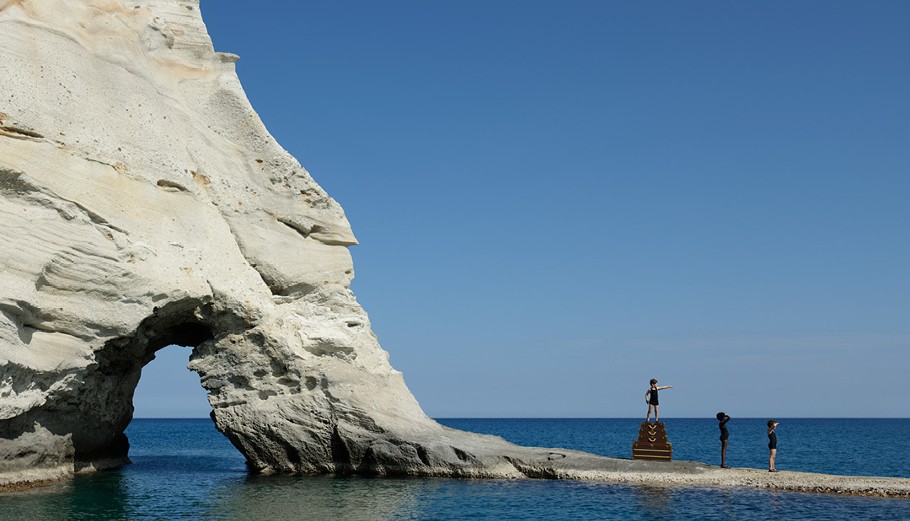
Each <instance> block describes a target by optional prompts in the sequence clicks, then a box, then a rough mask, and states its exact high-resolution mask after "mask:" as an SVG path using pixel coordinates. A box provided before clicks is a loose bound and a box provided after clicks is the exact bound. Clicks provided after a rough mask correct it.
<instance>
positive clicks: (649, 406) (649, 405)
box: [645, 403, 653, 422]
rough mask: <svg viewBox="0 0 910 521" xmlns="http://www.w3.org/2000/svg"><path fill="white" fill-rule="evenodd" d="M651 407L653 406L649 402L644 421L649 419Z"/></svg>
mask: <svg viewBox="0 0 910 521" xmlns="http://www.w3.org/2000/svg"><path fill="white" fill-rule="evenodd" d="M651 407H653V405H651V404H650V403H649V404H648V415H647V416H645V421H646V422H649V421H651Z"/></svg>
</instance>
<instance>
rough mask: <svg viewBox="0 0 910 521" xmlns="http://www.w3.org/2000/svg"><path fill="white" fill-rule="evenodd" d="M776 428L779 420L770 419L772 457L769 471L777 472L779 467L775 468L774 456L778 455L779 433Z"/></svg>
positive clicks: (769, 430) (769, 439)
mask: <svg viewBox="0 0 910 521" xmlns="http://www.w3.org/2000/svg"><path fill="white" fill-rule="evenodd" d="M776 428H777V422H776V421H774V420H768V450H770V451H771V457H770V458H768V472H777V469H776V468H774V458H776V457H777V433H776V432H774V429H776Z"/></svg>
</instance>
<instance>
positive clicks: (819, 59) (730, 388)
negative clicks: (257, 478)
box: [135, 0, 910, 417]
mask: <svg viewBox="0 0 910 521" xmlns="http://www.w3.org/2000/svg"><path fill="white" fill-rule="evenodd" d="M249 5H250V4H249V3H248V2H240V1H233V0H232V1H228V0H218V1H217V2H216V1H213V0H206V1H203V4H202V11H203V16H204V18H205V20H206V23H207V25H208V28H209V32H210V34H211V35H212V38H213V40H214V43H215V47H216V49H217V50H219V51H225V52H234V53H237V54H239V55H240V56H241V60H240V61H239V62H238V64H237V69H238V73H239V75H240V79H241V81H242V83H243V85H244V88H245V89H246V91H247V95H248V96H249V98H250V100H251V102H252V104H253V107H254V108H255V109H256V110H257V111H258V112H259V114H260V116H261V117H262V119H263V121H264V122H265V124H266V126H268V128H269V129H270V130H271V132H272V133H273V135H274V136H275V137H276V139H277V140H278V141H279V142H280V143H281V144H282V146H284V147H285V148H286V149H287V150H288V151H290V152H291V153H292V154H293V155H294V156H296V157H297V158H298V159H299V160H300V162H301V163H302V164H303V165H304V166H305V167H306V168H307V170H308V171H309V172H310V173H311V174H312V175H313V177H314V178H315V179H316V180H317V181H318V182H319V183H320V184H321V185H322V186H323V188H325V189H326V190H327V191H328V192H329V194H331V195H332V196H333V197H334V198H335V199H336V200H338V201H339V202H340V203H341V205H342V206H343V207H344V208H345V211H346V213H347V215H348V218H349V219H350V221H351V224H352V226H353V229H354V232H355V234H356V235H357V237H358V239H359V240H360V243H361V244H360V245H359V246H356V247H354V248H353V249H352V253H353V256H354V264H355V268H356V274H357V276H356V279H355V281H354V284H353V289H354V291H355V293H356V294H357V296H358V300H359V301H360V303H361V304H362V305H363V306H364V307H365V308H366V310H367V312H368V313H369V314H370V318H371V321H372V323H373V327H374V330H375V331H376V333H377V335H378V336H379V340H380V342H381V344H382V345H383V347H384V348H385V349H386V350H387V351H389V352H390V354H391V361H392V364H393V366H394V367H395V368H396V369H399V370H401V371H402V372H403V373H404V375H405V379H406V381H407V382H408V384H409V386H410V388H411V390H412V391H413V392H414V394H415V395H416V397H417V399H418V400H419V401H420V402H421V404H422V405H423V406H424V409H425V410H426V411H427V412H428V414H430V415H431V416H435V417H447V416H493V417H504V416H505V417H515V416H518V417H551V416H556V417H561V416H563V417H574V416H585V417H635V416H639V415H642V416H643V415H644V412H645V408H644V401H643V400H644V399H643V394H644V390H645V387H646V386H647V381H648V379H650V378H652V377H655V378H658V379H659V380H660V381H661V383H662V384H671V385H673V386H674V389H673V390H671V391H668V392H667V394H666V396H662V397H661V402H662V405H663V406H662V409H663V411H662V412H663V416H665V417H668V416H674V415H675V416H690V417H691V416H713V414H714V413H715V412H717V411H718V410H721V409H723V410H725V411H727V412H728V413H729V414H731V415H733V416H741V417H742V416H760V417H765V416H768V417H770V416H780V417H787V416H834V417H841V416H857V417H879V416H901V417H908V416H910V400H906V399H905V398H906V397H907V396H908V392H907V390H906V388H905V387H904V382H905V379H906V375H905V373H906V371H907V368H908V367H910V269H908V268H910V240H908V233H907V229H908V223H910V204H908V200H910V146H908V145H910V96H908V95H907V93H908V92H910V68H908V67H907V65H906V63H907V62H906V53H907V51H908V49H910V31H907V30H906V24H907V21H908V20H910V4H908V3H905V2H887V1H884V2H875V3H859V2H833V1H825V2H821V1H815V2H782V1H781V2H753V3H744V2H736V3H733V2H720V1H715V2H709V1H706V2H697V3H681V2H623V3H620V2H606V1H596V2H594V1H592V2H585V1H566V2H533V1H495V2H489V1H485V2H480V1H458V2H454V1H452V2H442V1H399V0H391V1H388V2H367V1H345V2H270V3H269V4H268V6H269V7H268V8H257V9H250V8H249ZM188 351H189V350H187V349H183V350H180V349H178V348H169V349H167V350H164V351H161V352H159V359H158V360H156V361H155V362H153V363H152V364H150V365H149V366H148V367H147V368H146V371H145V373H144V376H143V378H142V380H141V382H140V387H139V390H138V391H137V396H136V400H135V403H136V408H137V410H136V416H137V417H149V416H206V415H207V414H208V406H207V403H206V402H205V399H204V393H203V392H202V391H201V389H200V387H199V383H198V378H197V377H196V375H195V374H193V373H191V372H189V371H188V370H186V369H184V368H183V366H184V365H185V364H186V356H187V355H188Z"/></svg>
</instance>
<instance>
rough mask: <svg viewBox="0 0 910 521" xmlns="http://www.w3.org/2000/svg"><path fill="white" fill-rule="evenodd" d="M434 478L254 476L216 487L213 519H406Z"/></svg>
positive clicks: (210, 513) (413, 511) (211, 514)
mask: <svg viewBox="0 0 910 521" xmlns="http://www.w3.org/2000/svg"><path fill="white" fill-rule="evenodd" d="M432 488H434V485H433V480H418V479H413V480H412V479H378V478H377V479H370V478H358V477H331V476H304V477H287V476H252V477H249V478H248V479H246V480H243V481H240V482H235V483H230V484H227V485H225V486H223V487H219V488H217V489H216V490H214V491H213V493H214V494H215V496H217V498H218V500H217V502H216V503H215V504H214V505H213V508H212V511H211V512H209V515H210V516H211V517H212V518H215V519H303V518H307V519H326V520H333V519H334V520H346V521H359V520H363V521H375V520H377V519H408V518H411V517H412V516H413V515H415V514H416V512H417V511H418V510H419V508H418V499H417V498H418V497H419V496H420V495H421V493H424V494H426V493H427V492H429V491H428V489H432Z"/></svg>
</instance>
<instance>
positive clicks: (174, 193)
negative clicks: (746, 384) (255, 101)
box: [0, 0, 908, 496]
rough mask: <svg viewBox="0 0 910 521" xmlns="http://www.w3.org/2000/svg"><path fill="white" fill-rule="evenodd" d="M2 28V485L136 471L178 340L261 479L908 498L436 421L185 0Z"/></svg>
mask: <svg viewBox="0 0 910 521" xmlns="http://www.w3.org/2000/svg"><path fill="white" fill-rule="evenodd" d="M0 34H2V35H3V38H0V222H2V224H3V233H2V234H0V288H2V293H0V484H5V485H7V486H9V485H11V484H15V483H28V482H37V481H40V480H48V479H60V478H63V477H66V476H70V475H72V474H73V473H75V472H80V471H91V470H94V469H100V468H108V467H112V466H117V465H120V464H123V463H125V462H127V461H128V450H129V442H128V440H127V439H126V437H125V436H124V434H123V433H124V429H125V428H126V426H127V425H128V424H129V422H130V420H131V419H132V413H133V408H132V397H133V392H134V390H135V388H136V384H137V382H138V380H139V377H140V374H141V371H142V368H143V366H144V365H145V364H147V363H148V362H149V361H150V360H152V359H153V358H154V356H155V352H156V351H157V350H158V349H160V348H162V347H164V346H167V345H169V344H179V345H184V346H191V347H192V348H193V353H192V357H191V362H190V369H192V370H193V371H195V372H196V373H198V374H199V377H200V381H201V384H202V386H203V387H204V388H205V389H207V391H208V400H209V403H210V404H211V406H212V414H211V416H212V419H213V421H214V422H215V425H216V426H217V428H218V429H219V430H220V431H221V432H222V433H224V434H225V436H227V437H228V438H229V439H230V441H231V442H232V443H233V444H234V446H236V447H237V449H238V450H239V451H240V452H242V453H243V454H244V456H245V457H246V458H247V461H248V463H249V466H250V468H251V469H252V470H253V471H255V472H262V473H271V472H294V473H369V474H380V475H382V474H407V475H422V476H459V477H495V478H523V477H534V478H571V479H595V480H602V481H613V482H641V483H677V484H688V485H711V486H714V485H718V486H726V485H731V484H736V485H743V486H774V487H776V488H786V489H791V490H820V491H838V492H848V493H864V494H874V495H879V494H881V495H902V496H906V495H907V490H908V483H907V480H871V479H866V478H835V477H819V476H811V477H805V476H806V475H799V474H789V473H783V474H779V475H775V476H773V478H772V477H769V476H764V475H762V474H761V473H757V472H751V471H723V472H721V471H718V470H716V469H711V468H709V467H705V466H701V465H694V464H679V463H673V464H670V465H662V466H655V464H653V463H652V464H649V463H643V462H632V461H623V460H612V459H607V458H600V457H596V456H592V455H586V454H581V453H576V452H570V451H562V450H549V449H531V448H522V447H517V446H514V445H511V444H508V443H506V442H505V441H503V440H502V439H499V438H495V437H490V436H480V435H475V434H469V433H464V432H459V431H455V430H452V429H447V428H445V427H442V426H440V425H439V424H437V423H436V422H434V421H433V420H431V419H430V418H428V417H427V416H426V414H424V412H423V411H422V410H421V408H420V406H419V405H418V403H417V401H416V400H415V399H414V397H413V396H412V395H411V393H410V391H409V390H408V389H407V387H406V386H405V383H404V380H403V379H402V376H401V374H400V373H399V372H397V371H395V370H394V369H393V368H392V367H391V366H390V365H389V362H388V356H387V353H386V352H385V351H383V350H382V348H381V347H380V346H379V344H378V342H377V340H376V337H375V335H374V334H373V332H372V330H371V328H370V322H369V319H368V317H367V315H366V313H365V312H364V310H363V309H362V308H361V307H360V306H359V305H358V303H357V301H356V299H355V297H354V295H353V294H352V293H351V290H350V282H351V280H352V278H353V276H354V275H353V274H354V271H353V266H352V263H351V257H350V254H349V252H348V247H349V246H351V245H354V244H356V242H357V241H356V239H355V237H354V234H353V233H352V231H351V228H350V226H349V224H348V222H347V219H346V218H345V215H344V212H343V211H342V209H341V208H340V207H339V205H338V204H337V203H336V202H335V201H334V200H333V199H332V198H331V197H329V195H328V194H326V193H325V192H324V191H323V190H322V189H321V188H320V187H319V186H318V185H317V184H316V182H315V181H313V179H312V178H311V177H310V175H309V174H308V173H307V171H306V170H305V169H304V168H303V167H302V166H300V164H299V163H298V162H297V161H296V160H295V159H294V158H293V157H291V156H290V155H289V154H288V153H287V152H286V151H285V150H283V149H282V148H281V147H280V146H279V145H278V144H277V143H276V142H275V140H274V139H273V138H272V136H271V135H270V134H269V133H268V131H267V130H266V129H265V127H264V126H263V124H262V122H261V121H260V119H259V117H258V116H257V115H256V113H255V112H254V111H253V109H252V108H251V107H250V104H249V102H248V100H247V98H246V96H245V94H244V92H243V89H242V88H241V86H240V82H239V80H238V78H237V74H236V72H235V69H234V63H235V61H236V60H237V57H236V56H234V55H231V54H226V53H219V52H215V50H214V49H213V47H212V43H211V40H210V38H209V36H208V33H207V32H206V29H205V25H204V24H203V21H202V17H201V14H200V12H199V4H198V1H197V0H155V1H152V0H0Z"/></svg>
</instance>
